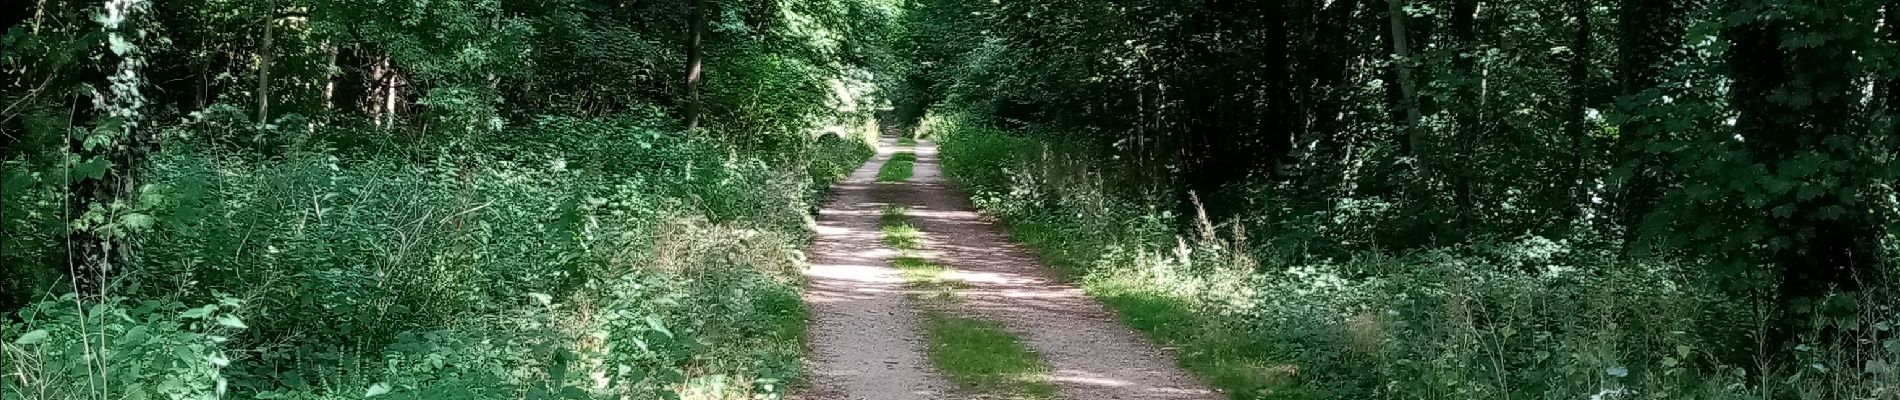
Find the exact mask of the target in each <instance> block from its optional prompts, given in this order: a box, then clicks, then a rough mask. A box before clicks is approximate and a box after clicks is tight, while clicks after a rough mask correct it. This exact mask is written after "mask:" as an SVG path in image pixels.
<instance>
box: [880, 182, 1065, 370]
mask: <svg viewBox="0 0 1900 400" xmlns="http://www.w3.org/2000/svg"><path fill="white" fill-rule="evenodd" d="M905 213H906V210H905V209H904V208H902V207H886V208H885V209H884V215H883V217H882V219H881V220H882V222H883V229H884V243H886V244H889V245H891V247H893V248H896V249H897V251H898V253H899V255H898V257H897V259H895V260H893V261H892V265H893V266H894V267H896V268H897V269H898V270H899V271H901V274H902V276H903V277H904V281H905V282H907V283H909V284H911V285H913V286H917V287H919V288H923V289H928V291H927V292H925V293H920V294H918V295H917V297H918V298H919V299H921V300H935V301H939V302H942V303H939V304H936V305H934V306H933V307H932V308H934V309H933V310H930V311H926V312H925V313H924V332H925V334H924V336H925V337H924V341H925V344H924V345H925V347H926V349H927V352H928V355H929V356H930V362H931V364H933V365H936V366H937V369H938V370H939V371H942V372H943V373H944V375H946V376H947V377H948V378H949V379H950V381H951V382H955V383H956V384H957V385H960V386H963V387H964V388H967V389H970V390H973V391H976V392H979V393H984V394H1006V395H1010V397H1009V398H1013V399H1054V398H1055V391H1056V389H1055V385H1052V384H1050V383H1049V379H1048V374H1049V366H1047V365H1044V364H1043V363H1042V357H1041V356H1039V355H1037V354H1036V352H1035V351H1034V350H1030V349H1029V347H1028V346H1025V345H1023V344H1022V342H1021V341H1018V340H1017V339H1016V336H1015V335H1011V334H1010V333H1009V331H1006V330H1003V327H1002V325H1001V324H997V323H995V322H991V321H985V320H981V319H976V318H969V317H964V316H960V315H956V314H953V313H950V312H947V311H945V310H947V309H949V308H951V307H952V306H953V305H954V304H947V303H953V302H955V301H956V291H957V290H958V289H962V288H965V287H968V285H967V284H966V283H965V282H963V281H962V280H959V279H955V278H953V277H951V276H950V268H948V267H945V266H943V265H941V264H937V263H935V262H932V261H930V260H929V259H926V258H924V257H922V256H921V255H920V254H919V253H918V252H919V251H920V249H921V248H922V245H923V232H921V231H919V230H917V227H916V226H914V225H911V224H910V219H909V217H908V216H907V215H906V214H905Z"/></svg>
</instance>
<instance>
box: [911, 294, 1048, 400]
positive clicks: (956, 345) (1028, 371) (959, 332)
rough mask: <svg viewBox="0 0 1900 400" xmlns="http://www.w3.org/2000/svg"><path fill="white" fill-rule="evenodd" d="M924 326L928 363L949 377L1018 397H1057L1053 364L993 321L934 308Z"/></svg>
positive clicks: (982, 389) (984, 390)
mask: <svg viewBox="0 0 1900 400" xmlns="http://www.w3.org/2000/svg"><path fill="white" fill-rule="evenodd" d="M924 330H925V332H927V334H926V336H927V337H926V342H925V346H927V349H928V352H929V355H930V362H931V363H932V364H936V365H937V369H938V370H940V371H943V373H944V375H947V376H948V377H949V378H950V381H951V382H955V383H956V384H958V385H962V386H965V387H969V388H973V389H976V390H977V391H979V392H982V393H1009V394H1013V395H1016V396H1015V398H1018V399H1054V398H1055V397H1056V388H1055V385H1051V384H1049V378H1048V374H1049V366H1047V365H1043V364H1042V357H1040V356H1038V355H1037V354H1036V352H1035V351H1033V350H1030V349H1029V347H1027V346H1024V345H1023V344H1022V342H1020V341H1017V340H1016V336H1014V335H1010V334H1009V331H1005V330H1003V327H1002V325H1000V324H997V323H995V322H990V321H984V320H980V319H974V318H965V317H959V316H954V315H949V314H946V313H941V312H937V313H930V314H929V315H927V316H926V317H925V321H924Z"/></svg>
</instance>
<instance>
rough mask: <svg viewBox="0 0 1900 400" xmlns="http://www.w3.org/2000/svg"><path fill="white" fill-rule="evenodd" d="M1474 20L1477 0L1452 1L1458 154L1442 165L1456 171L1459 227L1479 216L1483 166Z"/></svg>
mask: <svg viewBox="0 0 1900 400" xmlns="http://www.w3.org/2000/svg"><path fill="white" fill-rule="evenodd" d="M1477 24H1478V0H1457V1H1455V2H1453V3H1452V7H1451V36H1452V40H1453V41H1454V42H1455V45H1456V46H1457V47H1456V49H1457V51H1458V54H1456V55H1455V57H1454V58H1452V61H1451V67H1452V73H1453V74H1454V75H1455V78H1454V80H1453V81H1452V85H1453V86H1452V92H1453V98H1454V99H1456V101H1457V102H1458V103H1459V104H1457V105H1456V106H1453V107H1448V108H1450V109H1451V110H1453V111H1454V113H1453V116H1454V118H1455V120H1456V122H1457V123H1456V125H1457V129H1458V131H1457V133H1456V135H1457V138H1458V142H1459V146H1458V149H1457V150H1455V153H1457V154H1458V158H1457V161H1455V162H1456V163H1457V166H1456V167H1452V166H1446V167H1444V168H1443V169H1444V170H1446V171H1447V172H1452V171H1455V172H1453V173H1452V175H1454V177H1455V179H1456V180H1457V182H1456V185H1457V188H1456V190H1457V192H1456V193H1454V194H1453V196H1452V201H1453V204H1454V205H1456V207H1455V208H1456V209H1457V213H1458V227H1459V228H1460V230H1463V229H1462V228H1466V227H1470V226H1472V221H1474V220H1475V219H1477V217H1478V215H1477V214H1478V213H1479V210H1478V205H1477V201H1476V197H1477V194H1476V192H1477V188H1478V178H1479V175H1480V173H1481V171H1482V170H1483V167H1482V166H1480V165H1478V164H1477V163H1478V160H1479V159H1480V158H1481V156H1482V155H1483V153H1482V152H1480V151H1479V148H1480V146H1481V145H1482V144H1483V142H1482V141H1481V139H1480V136H1481V135H1480V132H1481V131H1482V129H1483V128H1482V127H1480V126H1479V116H1480V114H1481V113H1483V112H1484V109H1483V108H1482V107H1481V106H1480V104H1479V102H1478V96H1477V91H1476V90H1473V88H1474V86H1476V85H1475V84H1474V82H1477V81H1478V70H1477V67H1476V65H1477V60H1476V59H1475V58H1476V57H1477V54H1476V53H1477V50H1478V37H1477V36H1478V35H1477V29H1478V28H1477Z"/></svg>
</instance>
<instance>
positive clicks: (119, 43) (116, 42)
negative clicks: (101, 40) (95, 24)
mask: <svg viewBox="0 0 1900 400" xmlns="http://www.w3.org/2000/svg"><path fill="white" fill-rule="evenodd" d="M106 42H107V43H106V46H107V47H111V48H112V54H114V55H121V56H123V55H125V53H126V52H129V51H132V49H133V46H132V42H129V41H126V40H125V39H124V38H120V37H119V35H112V36H107V37H106Z"/></svg>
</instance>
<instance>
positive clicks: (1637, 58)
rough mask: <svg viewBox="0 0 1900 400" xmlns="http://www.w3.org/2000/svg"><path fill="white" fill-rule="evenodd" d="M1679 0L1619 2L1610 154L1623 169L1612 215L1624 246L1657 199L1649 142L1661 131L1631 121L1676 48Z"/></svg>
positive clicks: (1657, 176) (1659, 181) (1659, 174)
mask: <svg viewBox="0 0 1900 400" xmlns="http://www.w3.org/2000/svg"><path fill="white" fill-rule="evenodd" d="M1684 8H1685V7H1684V5H1683V0H1624V1H1623V2H1622V4H1621V5H1620V7H1619V10H1618V12H1617V42H1616V49H1617V51H1616V85H1617V89H1616V94H1617V97H1618V98H1620V99H1621V100H1620V102H1619V104H1621V106H1620V107H1618V108H1619V112H1620V113H1621V114H1623V116H1624V117H1623V118H1620V119H1619V120H1620V121H1621V124H1620V126H1618V128H1617V132H1618V133H1617V138H1616V154H1617V156H1618V157H1617V158H1618V159H1620V160H1622V161H1621V163H1622V164H1623V165H1621V166H1620V167H1622V168H1627V169H1628V171H1627V172H1626V174H1627V176H1628V177H1627V178H1625V179H1624V180H1623V184H1622V186H1621V187H1620V188H1619V189H1618V193H1617V196H1616V197H1617V202H1616V204H1615V207H1616V208H1615V211H1614V212H1613V215H1612V217H1613V218H1614V219H1615V222H1616V223H1618V224H1619V225H1621V226H1622V229H1623V235H1622V236H1623V238H1622V239H1623V243H1624V246H1625V247H1626V248H1633V247H1634V245H1635V244H1637V238H1638V233H1639V232H1641V227H1642V225H1643V223H1642V219H1643V217H1644V216H1646V215H1648V214H1649V212H1650V211H1651V210H1652V209H1654V208H1655V204H1656V201H1657V199H1658V198H1659V197H1660V196H1661V193H1662V187H1661V186H1662V185H1663V184H1664V182H1663V171H1661V170H1660V169H1659V168H1658V166H1660V165H1662V164H1661V163H1659V162H1656V161H1655V159H1656V158H1657V157H1658V155H1657V154H1656V153H1654V152H1651V151H1649V150H1648V149H1647V148H1648V147H1649V144H1650V143H1652V142H1653V141H1655V140H1656V139H1657V137H1656V136H1657V135H1658V134H1659V133H1660V132H1661V129H1660V127H1658V126H1656V125H1655V123H1654V121H1655V119H1653V118H1633V117H1634V116H1635V114H1638V113H1640V112H1641V111H1642V108H1643V107H1644V106H1645V104H1647V101H1644V97H1641V94H1642V93H1643V92H1644V91H1647V90H1651V89H1654V88H1655V87H1656V85H1658V84H1661V83H1662V76H1663V72H1664V71H1666V70H1667V69H1668V65H1667V62H1668V57H1667V56H1668V55H1669V54H1670V53H1672V52H1674V51H1675V49H1676V47H1677V46H1679V45H1680V44H1681V41H1682V36H1683V29H1684V21H1683V18H1682V17H1683V13H1684Z"/></svg>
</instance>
